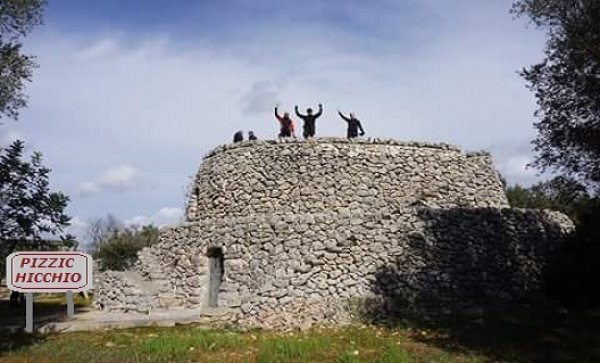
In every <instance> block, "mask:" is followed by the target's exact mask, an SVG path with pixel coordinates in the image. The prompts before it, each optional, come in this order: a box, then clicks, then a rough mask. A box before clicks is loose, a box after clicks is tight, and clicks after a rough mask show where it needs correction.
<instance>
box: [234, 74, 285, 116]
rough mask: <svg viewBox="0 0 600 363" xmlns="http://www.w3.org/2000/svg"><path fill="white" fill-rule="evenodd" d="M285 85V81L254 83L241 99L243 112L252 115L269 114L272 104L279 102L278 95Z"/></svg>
mask: <svg viewBox="0 0 600 363" xmlns="http://www.w3.org/2000/svg"><path fill="white" fill-rule="evenodd" d="M285 85H286V83H285V80H277V81H269V80H262V81H257V82H255V83H254V84H253V85H252V87H251V88H250V90H249V91H248V92H247V93H246V94H244V96H243V97H242V99H241V101H242V104H243V106H244V111H245V112H249V113H253V114H265V113H269V112H271V110H272V109H273V106H274V104H275V103H278V102H279V100H278V95H279V93H280V92H281V90H282V89H284V88H285Z"/></svg>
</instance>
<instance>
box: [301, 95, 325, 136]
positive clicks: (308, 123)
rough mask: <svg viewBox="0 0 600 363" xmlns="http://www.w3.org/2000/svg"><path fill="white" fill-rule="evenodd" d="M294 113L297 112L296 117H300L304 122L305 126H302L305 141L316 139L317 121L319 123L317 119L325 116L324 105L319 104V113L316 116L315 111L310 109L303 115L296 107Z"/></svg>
mask: <svg viewBox="0 0 600 363" xmlns="http://www.w3.org/2000/svg"><path fill="white" fill-rule="evenodd" d="M294 111H296V116H298V117H300V118H301V119H302V121H304V124H303V125H302V136H304V138H305V139H308V138H309V137H314V136H315V121H317V118H319V116H321V115H322V114H323V105H322V104H320V103H319V112H317V113H316V114H314V115H313V110H312V108H310V107H309V108H307V109H306V115H302V114H300V112H298V106H295V107H294Z"/></svg>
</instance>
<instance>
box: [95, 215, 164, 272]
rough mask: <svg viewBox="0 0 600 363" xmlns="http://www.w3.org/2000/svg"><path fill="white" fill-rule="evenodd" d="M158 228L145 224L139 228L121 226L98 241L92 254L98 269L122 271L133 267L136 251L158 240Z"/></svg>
mask: <svg viewBox="0 0 600 363" xmlns="http://www.w3.org/2000/svg"><path fill="white" fill-rule="evenodd" d="M158 236H159V234H158V228H156V227H154V226H152V225H147V226H143V227H141V228H131V227H130V228H123V229H121V230H118V231H117V232H116V233H114V234H112V235H110V236H109V237H108V238H107V239H104V240H102V241H100V242H99V243H98V244H97V245H96V246H95V249H94V251H93V252H92V255H93V256H94V258H95V259H97V261H98V264H99V267H100V270H113V271H124V270H128V269H130V268H132V267H133V265H134V264H135V262H136V261H137V253H138V251H140V250H141V249H142V248H144V247H149V246H152V245H153V244H155V243H156V242H158Z"/></svg>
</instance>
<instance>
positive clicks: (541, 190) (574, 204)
mask: <svg viewBox="0 0 600 363" xmlns="http://www.w3.org/2000/svg"><path fill="white" fill-rule="evenodd" d="M505 191H506V196H507V197H508V201H509V203H510V205H511V206H512V207H516V208H536V209H553V210H558V211H561V212H563V213H565V214H566V215H568V216H569V217H571V218H572V219H573V220H574V221H576V222H577V221H579V220H580V219H581V214H582V213H587V211H588V210H589V208H590V206H591V205H592V204H593V198H592V196H591V195H590V194H589V192H588V190H587V188H586V186H585V185H584V184H582V183H580V182H578V181H577V180H574V179H572V178H569V177H565V176H557V177H555V178H553V179H550V180H547V181H544V182H540V183H537V184H534V185H532V186H531V187H529V188H525V187H522V186H520V185H518V184H516V185H512V186H505Z"/></svg>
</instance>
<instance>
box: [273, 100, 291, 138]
mask: <svg viewBox="0 0 600 363" xmlns="http://www.w3.org/2000/svg"><path fill="white" fill-rule="evenodd" d="M277 107H278V106H275V118H276V119H277V120H279V124H280V125H281V130H280V131H279V138H282V137H294V138H295V137H296V135H295V134H294V121H292V119H291V118H290V113H289V112H284V113H283V117H281V116H279V111H278V110H277Z"/></svg>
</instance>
